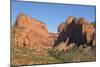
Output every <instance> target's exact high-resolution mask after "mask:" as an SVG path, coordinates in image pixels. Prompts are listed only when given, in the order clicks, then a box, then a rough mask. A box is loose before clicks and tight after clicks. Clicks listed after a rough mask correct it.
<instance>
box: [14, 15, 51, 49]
mask: <svg viewBox="0 0 100 67" xmlns="http://www.w3.org/2000/svg"><path fill="white" fill-rule="evenodd" d="M14 27H15V28H14V30H13V33H12V43H13V44H14V45H17V46H26V47H34V48H35V47H37V48H39V47H43V48H44V47H46V48H47V47H51V43H50V41H52V38H49V36H50V35H49V34H48V28H47V26H46V25H45V24H44V23H43V22H41V21H38V20H36V19H34V18H32V17H29V16H26V15H25V14H23V13H20V14H19V15H18V16H17V19H16V23H15V25H14Z"/></svg>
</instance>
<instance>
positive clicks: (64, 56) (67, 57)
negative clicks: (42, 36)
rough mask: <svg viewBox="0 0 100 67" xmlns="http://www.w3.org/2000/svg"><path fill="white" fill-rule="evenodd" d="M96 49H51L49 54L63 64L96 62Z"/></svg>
mask: <svg viewBox="0 0 100 67" xmlns="http://www.w3.org/2000/svg"><path fill="white" fill-rule="evenodd" d="M95 52H96V51H95V47H94V48H93V49H91V47H85V48H83V47H74V48H72V49H70V50H68V51H58V50H54V49H49V50H48V54H49V55H50V56H52V57H54V58H56V59H58V60H60V61H61V62H79V61H95V55H96V53H95Z"/></svg>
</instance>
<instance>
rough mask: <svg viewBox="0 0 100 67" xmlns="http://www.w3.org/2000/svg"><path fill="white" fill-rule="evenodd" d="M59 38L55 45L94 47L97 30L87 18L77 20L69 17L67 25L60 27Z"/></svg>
mask: <svg viewBox="0 0 100 67" xmlns="http://www.w3.org/2000/svg"><path fill="white" fill-rule="evenodd" d="M58 30H59V31H58V32H60V33H59V36H58V38H57V40H56V42H55V44H54V47H55V46H59V45H60V43H62V42H64V45H65V44H66V47H68V46H69V45H71V44H72V43H74V44H75V45H77V46H79V45H80V44H81V45H82V44H88V45H91V46H93V40H94V39H95V38H94V37H95V30H94V28H93V26H92V25H91V24H90V23H89V22H88V21H87V20H86V19H85V18H78V19H77V18H75V17H73V16H69V17H68V18H67V20H66V22H65V23H62V24H60V25H59V26H58Z"/></svg>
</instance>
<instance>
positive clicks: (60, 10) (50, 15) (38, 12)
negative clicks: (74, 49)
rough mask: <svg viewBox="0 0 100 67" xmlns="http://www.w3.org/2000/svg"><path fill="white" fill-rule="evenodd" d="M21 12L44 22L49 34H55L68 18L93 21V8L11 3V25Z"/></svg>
mask: <svg viewBox="0 0 100 67" xmlns="http://www.w3.org/2000/svg"><path fill="white" fill-rule="evenodd" d="M21 12H23V13H24V14H26V15H28V16H31V17H33V18H35V19H37V20H40V21H42V22H44V23H45V24H46V25H47V26H48V30H49V32H56V30H57V27H58V25H59V24H60V23H62V22H64V21H65V20H66V19H67V17H68V16H75V17H84V18H86V19H87V20H88V21H89V22H93V21H95V6H80V5H70V4H66V5H65V4H53V3H52V4H51V3H36V2H16V1H12V24H14V23H15V20H16V17H17V16H18V14H19V13H21Z"/></svg>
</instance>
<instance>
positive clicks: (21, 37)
mask: <svg viewBox="0 0 100 67" xmlns="http://www.w3.org/2000/svg"><path fill="white" fill-rule="evenodd" d="M11 30H12V31H11V33H12V41H11V46H12V47H11V65H12V66H18V65H32V64H47V63H63V62H79V61H95V60H96V50H95V49H96V48H95V46H96V43H95V42H96V41H95V40H96V36H95V30H94V27H93V26H92V25H91V24H90V23H89V22H88V21H87V20H86V19H84V18H75V17H72V16H69V17H68V18H67V20H66V21H65V22H64V23H61V24H60V25H59V26H58V33H53V32H51V33H50V32H48V28H47V26H46V25H45V24H44V23H43V22H41V21H38V20H36V19H34V18H32V17H29V16H27V15H25V14H23V13H20V14H19V15H18V16H17V19H16V22H15V24H14V26H12V29H11Z"/></svg>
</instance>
